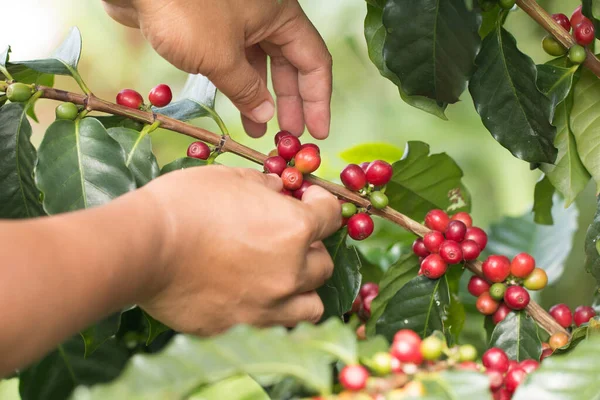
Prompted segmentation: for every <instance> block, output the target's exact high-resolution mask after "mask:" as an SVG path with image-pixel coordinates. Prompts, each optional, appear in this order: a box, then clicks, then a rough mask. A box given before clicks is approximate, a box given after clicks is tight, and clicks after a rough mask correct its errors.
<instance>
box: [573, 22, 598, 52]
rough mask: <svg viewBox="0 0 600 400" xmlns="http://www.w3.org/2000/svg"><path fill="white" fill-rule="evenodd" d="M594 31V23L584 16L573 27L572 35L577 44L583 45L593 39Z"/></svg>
mask: <svg viewBox="0 0 600 400" xmlns="http://www.w3.org/2000/svg"><path fill="white" fill-rule="evenodd" d="M594 31H595V29H594V24H593V23H592V21H590V20H589V19H587V18H586V19H584V20H583V21H581V22H580V23H579V25H576V26H575V27H574V28H573V37H574V38H575V41H576V42H577V44H579V45H581V46H584V47H585V46H587V45H588V44H591V43H592V42H593V41H594V39H595V36H594Z"/></svg>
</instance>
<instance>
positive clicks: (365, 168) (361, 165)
mask: <svg viewBox="0 0 600 400" xmlns="http://www.w3.org/2000/svg"><path fill="white" fill-rule="evenodd" d="M370 164H371V163H370V162H364V163H360V165H359V167H360V169H362V170H363V171H365V173H366V172H367V168H369V165H370Z"/></svg>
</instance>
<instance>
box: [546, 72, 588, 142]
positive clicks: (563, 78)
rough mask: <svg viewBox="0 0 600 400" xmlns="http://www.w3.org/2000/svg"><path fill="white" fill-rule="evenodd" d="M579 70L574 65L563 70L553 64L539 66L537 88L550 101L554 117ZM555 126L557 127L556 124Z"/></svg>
mask: <svg viewBox="0 0 600 400" xmlns="http://www.w3.org/2000/svg"><path fill="white" fill-rule="evenodd" d="M578 68H579V65H574V66H572V67H570V68H563V67H559V66H556V65H552V64H541V65H538V66H537V87H538V88H539V90H540V91H541V92H542V93H543V94H545V95H546V96H547V97H548V98H549V99H550V104H551V115H554V109H555V108H556V106H557V105H558V104H560V103H561V102H562V101H563V100H565V99H566V98H567V95H568V94H569V92H570V91H571V87H572V86H573V77H574V76H575V72H577V70H578ZM554 126H557V125H556V124H554ZM557 127H558V126H557ZM559 129H560V128H559ZM555 144H556V143H555Z"/></svg>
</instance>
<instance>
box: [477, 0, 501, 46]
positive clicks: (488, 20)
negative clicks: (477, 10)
mask: <svg viewBox="0 0 600 400" xmlns="http://www.w3.org/2000/svg"><path fill="white" fill-rule="evenodd" d="M506 16H507V13H504V12H500V6H499V5H498V4H496V5H494V6H493V7H492V8H491V9H489V10H488V11H483V12H482V13H481V17H482V18H481V19H482V21H481V27H480V28H479V37H480V38H482V39H483V38H485V37H486V36H487V35H489V34H490V33H491V32H493V31H494V30H496V26H497V25H498V24H504V21H505V20H506Z"/></svg>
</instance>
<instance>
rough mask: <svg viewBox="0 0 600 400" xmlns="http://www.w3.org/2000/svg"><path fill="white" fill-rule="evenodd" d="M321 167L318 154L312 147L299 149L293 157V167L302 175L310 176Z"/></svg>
mask: <svg viewBox="0 0 600 400" xmlns="http://www.w3.org/2000/svg"><path fill="white" fill-rule="evenodd" d="M320 165H321V156H320V155H319V152H318V151H317V150H315V149H313V148H312V147H307V148H305V149H300V151H299V152H298V153H296V155H295V156H294V166H295V167H296V168H298V170H299V171H300V172H302V173H303V174H312V173H313V172H315V171H316V170H317V169H318V168H319V166H320Z"/></svg>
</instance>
